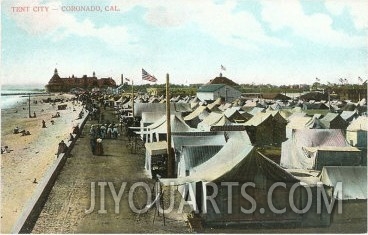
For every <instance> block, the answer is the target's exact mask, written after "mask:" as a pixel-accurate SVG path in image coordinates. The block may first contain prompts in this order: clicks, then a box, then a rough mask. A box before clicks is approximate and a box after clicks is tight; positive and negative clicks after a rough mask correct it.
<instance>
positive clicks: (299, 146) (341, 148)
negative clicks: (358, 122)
mask: <svg viewBox="0 0 368 235" xmlns="http://www.w3.org/2000/svg"><path fill="white" fill-rule="evenodd" d="M334 156H335V157H334ZM358 156H359V159H360V153H359V150H358V149H357V148H354V147H351V146H350V145H349V144H348V143H347V141H346V140H345V137H344V134H343V132H342V131H341V130H340V129H301V130H295V131H294V132H293V135H292V137H291V138H290V139H288V140H287V141H285V142H283V143H282V148H281V160H280V165H281V166H282V167H285V168H291V169H311V170H314V169H316V168H319V170H321V169H322V167H323V165H324V164H327V165H331V164H332V165H346V164H356V161H357V158H358ZM321 161H322V163H321ZM359 161H360V160H359Z"/></svg>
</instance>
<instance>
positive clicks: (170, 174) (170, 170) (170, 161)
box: [166, 74, 174, 178]
mask: <svg viewBox="0 0 368 235" xmlns="http://www.w3.org/2000/svg"><path fill="white" fill-rule="evenodd" d="M169 84H170V81H169V74H166V132H167V133H166V136H167V137H166V142H167V177H168V178H171V177H173V176H174V174H173V173H174V172H173V165H174V164H173V156H172V151H171V123H170V121H171V120H170V116H171V115H170V90H169V88H170V87H169Z"/></svg>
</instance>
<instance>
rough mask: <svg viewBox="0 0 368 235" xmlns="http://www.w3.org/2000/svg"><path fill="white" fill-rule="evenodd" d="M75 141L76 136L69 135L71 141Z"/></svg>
mask: <svg viewBox="0 0 368 235" xmlns="http://www.w3.org/2000/svg"><path fill="white" fill-rule="evenodd" d="M73 140H74V136H73V134H72V133H69V141H73Z"/></svg>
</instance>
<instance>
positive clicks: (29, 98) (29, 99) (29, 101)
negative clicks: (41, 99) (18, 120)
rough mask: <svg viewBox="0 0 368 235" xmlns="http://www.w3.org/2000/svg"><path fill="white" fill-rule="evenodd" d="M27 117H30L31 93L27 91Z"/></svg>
mask: <svg viewBox="0 0 368 235" xmlns="http://www.w3.org/2000/svg"><path fill="white" fill-rule="evenodd" d="M28 117H31V93H28Z"/></svg>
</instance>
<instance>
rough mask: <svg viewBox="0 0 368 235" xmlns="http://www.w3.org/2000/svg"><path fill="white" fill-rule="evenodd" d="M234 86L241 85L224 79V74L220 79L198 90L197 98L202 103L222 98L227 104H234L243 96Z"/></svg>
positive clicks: (211, 81) (217, 78)
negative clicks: (233, 102)
mask: <svg viewBox="0 0 368 235" xmlns="http://www.w3.org/2000/svg"><path fill="white" fill-rule="evenodd" d="M234 86H235V87H236V86H239V85H238V84H237V83H235V82H233V81H232V80H230V79H228V78H226V77H222V74H220V76H219V77H216V78H215V79H213V80H210V81H209V82H208V83H207V84H206V85H204V86H201V87H200V88H198V90H197V97H198V99H200V100H201V101H209V100H216V99H218V98H222V99H223V100H224V101H225V102H232V101H234V100H235V99H236V98H239V97H240V96H241V92H240V91H239V90H237V89H235V88H234Z"/></svg>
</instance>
